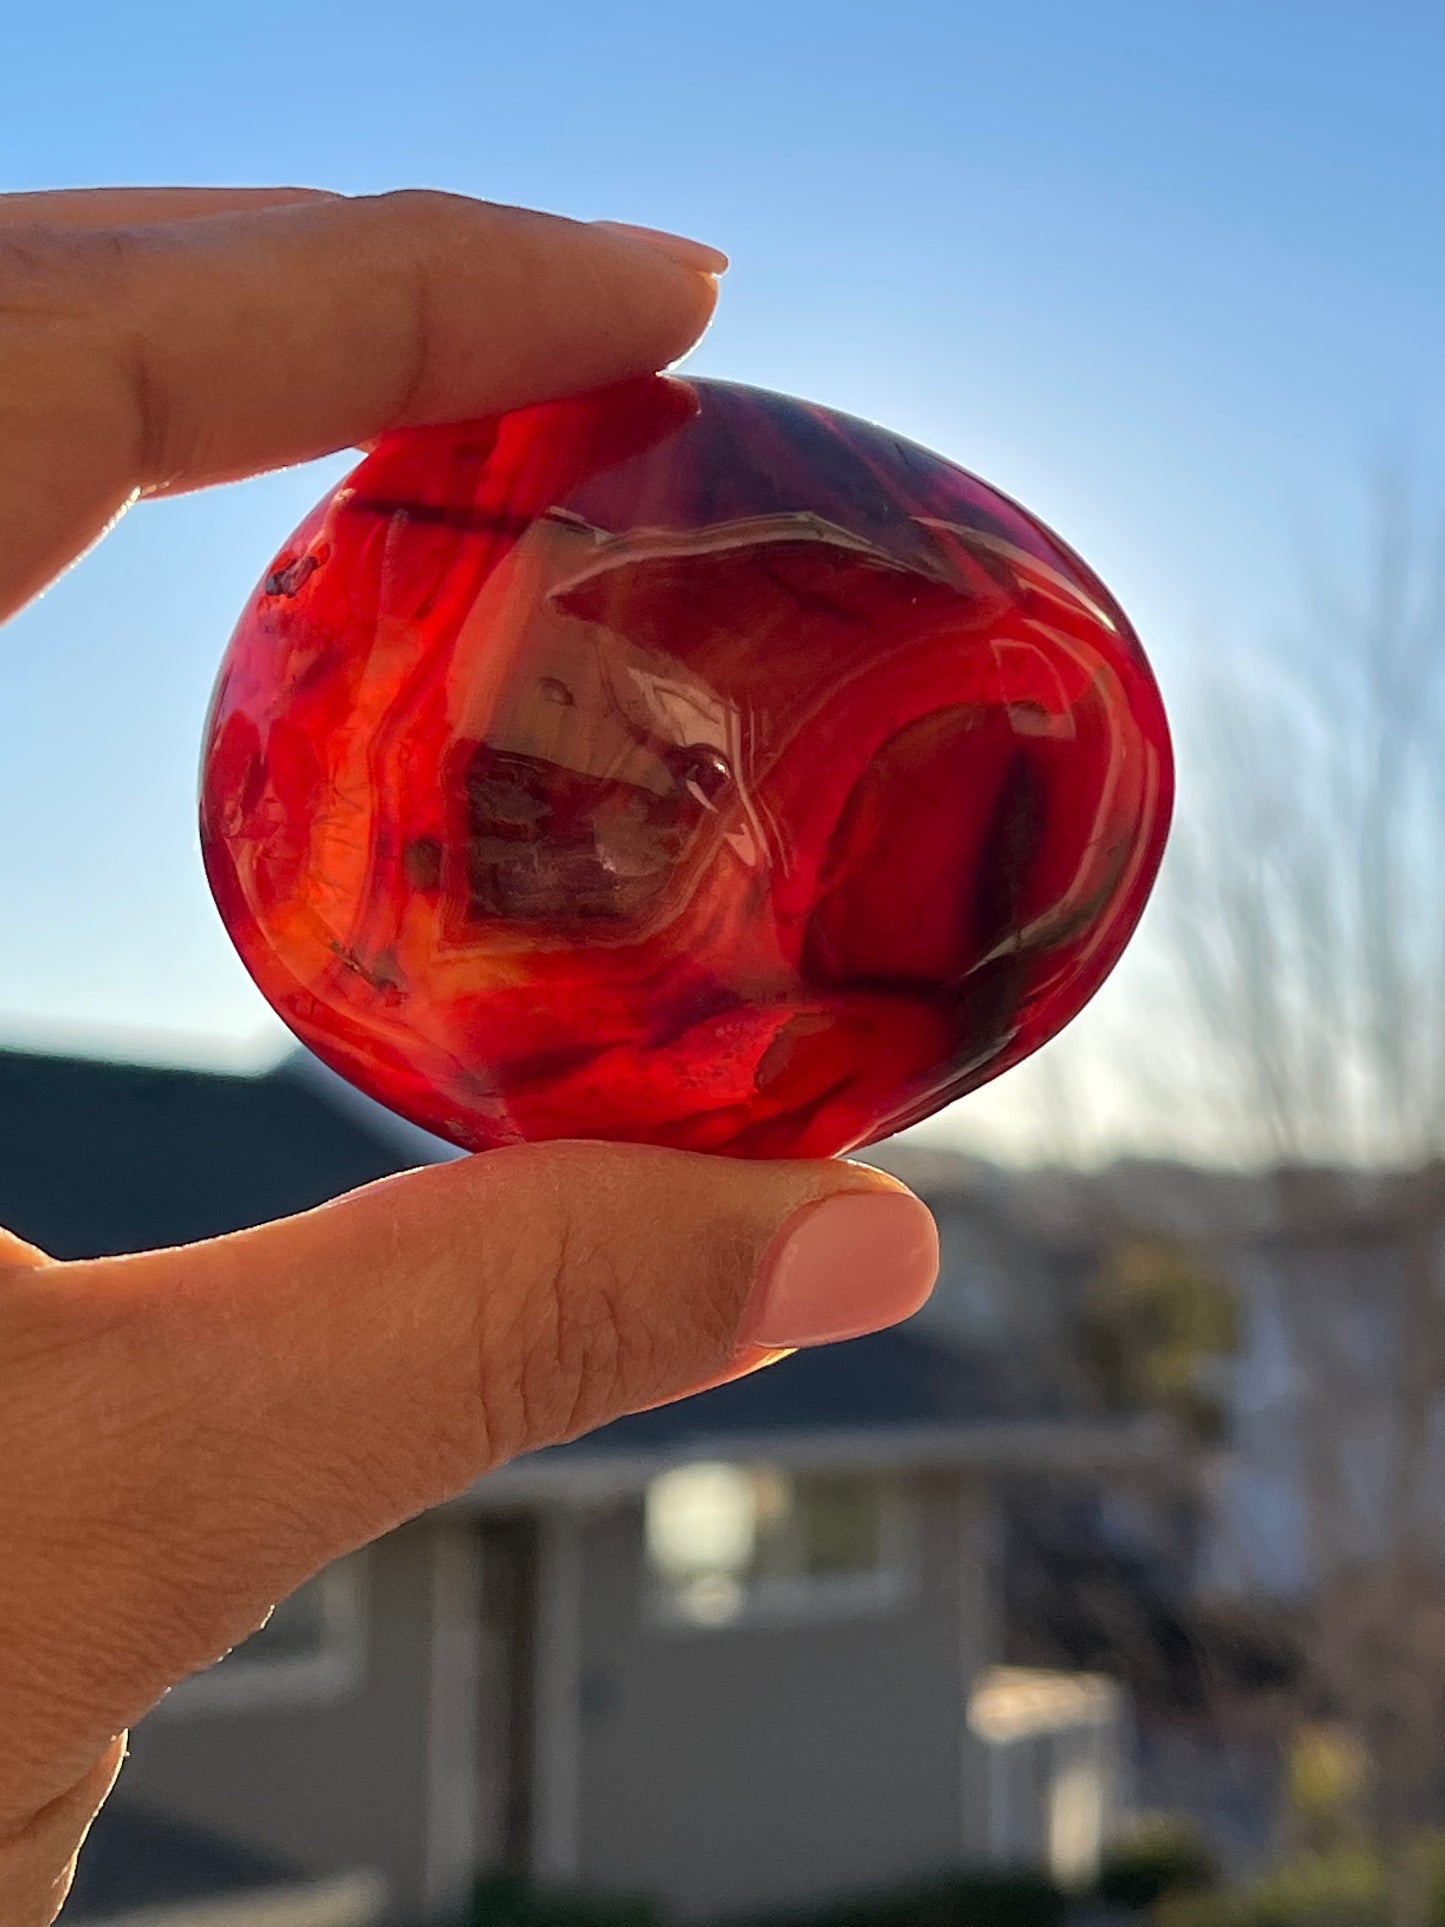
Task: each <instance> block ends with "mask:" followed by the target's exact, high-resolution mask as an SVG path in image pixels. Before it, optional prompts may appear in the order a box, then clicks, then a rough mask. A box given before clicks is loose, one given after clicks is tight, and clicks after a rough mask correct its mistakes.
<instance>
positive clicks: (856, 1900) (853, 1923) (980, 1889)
mask: <svg viewBox="0 0 1445 1927" xmlns="http://www.w3.org/2000/svg"><path fill="white" fill-rule="evenodd" d="M1065 1909H1066V1902H1065V1899H1064V1895H1063V1893H1062V1892H1061V1891H1060V1890H1059V1888H1058V1887H1056V1886H1055V1885H1054V1883H1053V1882H1052V1881H1051V1880H1049V1879H1048V1878H1047V1877H1046V1876H1045V1875H1043V1874H1038V1873H1028V1872H1011V1871H1006V1870H1003V1869H995V1868H987V1867H984V1868H978V1869H973V1868H969V1869H966V1870H964V1871H961V1872H959V1873H955V1874H947V1875H944V1876H942V1877H941V1878H939V1879H937V1880H932V1881H929V1882H927V1883H924V1884H920V1885H918V1886H914V1887H904V1888H899V1889H897V1890H895V1891H893V1892H884V1893H875V1894H860V1895H856V1896H854V1897H851V1898H849V1899H846V1900H837V1901H833V1902H830V1903H828V1904H825V1905H822V1906H818V1907H810V1908H807V1909H799V1910H798V1911H797V1912H795V1913H789V1914H778V1915H773V1916H770V1917H768V1918H767V1919H754V1920H751V1921H748V1922H741V1923H739V1922H735V1923H733V1927H1061V1923H1062V1921H1063V1919H1064V1914H1065Z"/></svg>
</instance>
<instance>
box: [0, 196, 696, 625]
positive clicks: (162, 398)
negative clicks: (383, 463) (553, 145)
mask: <svg viewBox="0 0 1445 1927" xmlns="http://www.w3.org/2000/svg"><path fill="white" fill-rule="evenodd" d="M677 247H678V250H679V252H677V253H674V254H669V253H667V252H664V251H662V249H661V248H660V247H659V246H656V245H650V244H648V243H645V242H643V241H641V240H638V239H635V238H632V237H629V236H628V235H625V234H621V233H618V232H616V231H615V230H610V229H606V228H601V227H593V226H589V225H586V224H583V223H579V222H574V221H567V220H562V219H559V218H556V217H553V216H549V215H542V214H533V213H529V212H526V211H524V210H521V209H517V208H509V207H500V206H495V205H493V204H491V203H487V202H480V201H470V200H466V199H463V198H461V197H459V196H455V195H447V194H433V193H426V192H410V191H408V192H403V193H399V194H390V195H382V196H378V197H374V198H366V199H360V200H346V199H340V198H337V199H329V198H320V199H311V198H307V199H305V200H302V201H298V202H293V203H289V204H286V205H281V206H269V207H266V208H264V209H262V210H261V211H250V210H247V211H243V212H229V213H224V214H213V215H206V216H202V217H199V218H192V219H185V220H179V221H167V222H162V223H160V224H158V225H153V226H138V225H129V226H124V227H118V228H102V229H99V230H92V229H89V228H84V227H82V228H76V227H60V226H50V227H46V226H40V227H35V226H31V225H26V226H21V227H13V226H3V225H0V531H3V536H4V552H3V554H0V617H3V616H4V615H5V614H7V613H9V612H10V611H11V610H13V609H15V608H17V607H18V606H20V604H21V603H22V602H24V601H25V600H26V599H27V598H28V597H29V596H31V595H33V594H35V593H36V592H37V591H38V590H39V589H41V588H42V587H43V586H44V584H45V583H46V582H47V581H48V580H49V579H50V578H51V577H52V576H53V575H54V574H56V573H57V572H58V571H59V570H60V569H61V568H63V567H64V566H65V564H66V563H67V562H69V561H70V560H72V559H73V558H74V557H75V556H76V555H77V554H79V553H80V552H81V550H82V549H84V548H85V547H86V546H87V545H88V544H89V543H90V542H91V541H92V540H94V538H95V537H96V536H97V535H98V534H99V533H100V532H101V531H102V530H103V529H104V528H105V527H106V525H107V524H108V523H109V522H110V521H111V520H112V519H113V518H114V517H115V516H116V515H117V514H118V513H119V512H120V510H121V509H122V508H124V507H125V505H126V504H127V502H128V501H130V500H132V499H133V498H134V497H135V495H136V494H137V493H141V492H146V491H157V490H161V489H166V490H172V489H176V488H193V487H199V486H202V485H204V484H206V483H210V482H219V481H227V480H231V479H233V478H235V477H238V476H242V475H248V474H254V473H256V472H257V471H259V470H262V469H266V468H274V467H280V466H283V465H285V464H288V463H292V462H298V461H304V460H307V459H309V458H311V457H313V456H317V455H322V454H326V453H329V452H330V451H332V450H335V449H338V448H345V447H349V446H352V445H354V444H356V443H358V442H364V441H368V440H371V439H373V438H374V437H376V436H377V435H379V434H381V433H383V432H384V431H385V430H386V429H388V428H392V427H399V426H407V425H413V424H419V423H426V422H440V421H460V420H466V419H468V418H470V417H474V416H479V415H489V414H495V413H499V412H501V411H503V410H506V409H509V408H516V407H520V406H523V405H524V404H526V403H529V402H534V401H542V400H547V399H550V398H552V397H555V396H559V395H565V394H569V393H574V392H577V391H580V390H583V389H587V388H593V387H601V386H604V385H606V384H607V383H610V382H616V381H623V380H627V379H630V378H631V377H633V376H637V375H642V374H647V373H650V372H652V371H653V370H655V369H658V368H661V367H664V366H666V365H667V364H668V363H669V362H671V361H673V360H675V359H676V358H677V357H678V356H679V355H680V354H682V353H683V352H684V351H685V350H686V349H687V348H689V347H690V346H691V345H692V343H693V342H694V341H695V340H696V339H697V337H698V336H699V335H700V334H701V333H702V330H703V329H704V327H705V326H706V325H707V321H708V319H709V317H710V315H711V312H712V307H713V302H714V300H715V297H716V279H715V274H714V273H713V272H709V271H708V268H709V267H711V268H713V269H716V268H717V267H720V266H721V265H722V261H723V257H721V256H717V255H713V254H712V253H711V251H709V250H706V249H699V250H697V251H696V252H695V253H693V254H689V252H688V244H686V243H679V244H677ZM689 260H691V261H692V262H694V263H696V265H689V264H688V262H689Z"/></svg>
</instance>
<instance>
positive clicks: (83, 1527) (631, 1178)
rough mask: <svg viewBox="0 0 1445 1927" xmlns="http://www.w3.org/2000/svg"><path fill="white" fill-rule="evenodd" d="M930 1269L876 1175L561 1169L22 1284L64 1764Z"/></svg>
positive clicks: (909, 1306)
mask: <svg viewBox="0 0 1445 1927" xmlns="http://www.w3.org/2000/svg"><path fill="white" fill-rule="evenodd" d="M936 1268H937V1239H936V1233H935V1230H934V1226H933V1221H932V1219H931V1218H930V1217H929V1215H928V1213H927V1211H926V1210H925V1209H924V1207H923V1206H922V1205H921V1204H920V1203H919V1202H918V1200H917V1199H916V1198H914V1197H913V1196H912V1195H911V1194H910V1193H908V1192H907V1191H905V1190H904V1189H903V1188H902V1187H901V1186H899V1185H897V1184H895V1183H894V1181H893V1180H892V1179H890V1178H887V1177H885V1176H884V1175H883V1174H882V1173H879V1172H876V1171H872V1170H869V1169H867V1168H866V1167H862V1166H857V1165H850V1164H844V1163H835V1162H824V1163H796V1164H784V1163H777V1164H759V1163H745V1162H741V1161H735V1160H730V1159H720V1158H706V1157H699V1156H695V1155H692V1154H690V1153H685V1152H675V1151H660V1150H654V1149H648V1148H644V1147H640V1146H633V1145H608V1144H549V1145H535V1146H523V1147H518V1148H516V1149H509V1150H503V1151H492V1152H488V1153H486V1154H484V1155H482V1156H479V1157H474V1158H470V1159H466V1160H464V1161H460V1162H458V1163H454V1164H447V1165H438V1166H433V1167H429V1168H426V1169H423V1170H419V1171H413V1172H408V1173H405V1174H404V1175H402V1176H400V1177H396V1178H390V1179H386V1180H384V1181H382V1182H381V1183H379V1184H374V1185H371V1186H368V1187H366V1188H365V1189H363V1190H361V1191H359V1192H353V1193H352V1194H350V1195H349V1196H347V1197H345V1198H342V1199H339V1200H337V1201H336V1202H335V1203H333V1204H330V1205H326V1206H323V1207H321V1208H320V1209H318V1210H315V1211H310V1212H307V1213H305V1214H304V1215H302V1216H300V1217H297V1218H291V1219H287V1220H284V1221H282V1222H281V1223H277V1224H271V1225H265V1226H262V1227H260V1228H258V1229H256V1230H254V1231H246V1232H241V1233H237V1234H235V1235H233V1236H230V1237H225V1238H219V1239H216V1240H214V1241H212V1242H210V1243H207V1244H202V1245H195V1246H189V1247H186V1248H183V1249H179V1250H172V1251H162V1252H150V1253H145V1254H141V1255H139V1256H133V1257H128V1258H119V1259H104V1260H98V1261H95V1262H94V1263H90V1264H76V1265H59V1266H43V1267H41V1268H39V1269H24V1268H18V1269H16V1270H14V1271H12V1272H10V1274H9V1280H8V1282H7V1284H6V1287H5V1291H3V1292H0V1321H3V1320H5V1319H6V1318H8V1321H9V1324H10V1328H11V1337H12V1341H13V1339H14V1337H15V1334H16V1331H17V1321H18V1328H20V1343H19V1344H18V1345H17V1344H15V1343H14V1342H12V1344H11V1346H10V1357H11V1359H12V1360H14V1359H16V1358H19V1359H21V1360H24V1359H26V1358H27V1357H28V1358H29V1359H30V1361H31V1366H30V1369H29V1371H28V1373H26V1374H24V1375H23V1376H22V1385H21V1389H22V1390H23V1394H24V1395H23V1397H22V1396H17V1402H16V1404H15V1406H13V1407H12V1410H18V1411H19V1412H20V1413H21V1414H22V1416H23V1418H24V1422H25V1423H26V1424H28V1425H29V1426H30V1427H32V1428H33V1427H35V1426H39V1427H40V1428H41V1430H42V1432H43V1433H44V1434H45V1435H46V1436H44V1437H43V1438H42V1439H41V1440H40V1441H39V1443H38V1444H37V1441H36V1438H35V1434H34V1431H33V1430H32V1431H31V1432H29V1433H28V1434H27V1440H28V1449H27V1451H26V1453H25V1455H24V1458H25V1460H26V1461H27V1462H28V1463H29V1464H30V1465H31V1466H32V1467H36V1466H38V1467H39V1468H40V1469H39V1472H38V1474H37V1476H39V1477H40V1478H41V1479H42V1481H48V1482H49V1484H50V1485H51V1486H52V1487H53V1494H52V1495H50V1496H49V1497H48V1496H47V1494H46V1493H45V1492H35V1493H31V1494H30V1497H29V1504H28V1510H27V1502H26V1499H25V1496H24V1494H23V1493H21V1494H20V1495H18V1498H17V1495H16V1494H15V1493H13V1492H12V1493H11V1494H9V1495H8V1499H7V1496H6V1495H0V1512H3V1511H4V1510H6V1509H7V1504H8V1505H13V1504H16V1503H18V1504H19V1506H20V1519H21V1524H22V1527H23V1522H24V1519H25V1518H26V1517H27V1516H29V1517H32V1518H41V1519H45V1518H47V1517H53V1516H54V1511H55V1508H56V1506H57V1505H58V1506H59V1507H60V1508H61V1512H62V1516H65V1517H66V1523H67V1525H68V1527H69V1530H68V1531H67V1532H66V1533H65V1534H64V1535H63V1536H62V1538H60V1539H59V1540H57V1537H56V1535H55V1533H54V1532H53V1531H50V1530H48V1531H47V1538H46V1557H45V1558H44V1559H41V1560H38V1561H33V1562H32V1563H31V1566H30V1568H29V1569H30V1571H31V1573H32V1574H48V1582H47V1583H46V1585H45V1587H44V1592H45V1594H46V1596H45V1597H43V1598H40V1597H37V1598H36V1599H33V1600H30V1601H28V1602H17V1601H14V1600H10V1601H7V1602H6V1603H7V1605H8V1606H9V1607H10V1609H11V1611H12V1613H13V1612H14V1611H16V1610H17V1609H18V1608H19V1607H20V1606H21V1605H22V1604H26V1605H27V1607H28V1609H27V1610H22V1611H21V1612H20V1617H21V1619H22V1620H24V1619H25V1618H27V1617H33V1620H34V1629H35V1635H36V1641H37V1645H38V1650H41V1651H43V1652H45V1653H46V1655H47V1661H48V1664H49V1665H51V1666H53V1667H55V1668H56V1669H57V1670H58V1675H59V1678H60V1679H61V1681H62V1682H63V1685H64V1694H65V1699H66V1702H67V1704H69V1705H70V1706H71V1707H73V1708H83V1709H84V1720H83V1724H84V1725H85V1727H86V1728H87V1731H86V1732H85V1733H84V1734H77V1733H75V1732H73V1731H72V1732H70V1733H69V1734H68V1735H67V1736H66V1739H67V1742H68V1743H67V1744H66V1745H65V1746H64V1747H63V1751H64V1753H65V1755H66V1769H67V1770H70V1769H72V1768H73V1771H74V1774H78V1773H79V1772H80V1771H81V1770H83V1767H84V1766H85V1765H86V1764H88V1762H89V1760H90V1759H92V1758H93V1757H94V1755H95V1753H96V1752H97V1751H98V1750H99V1748H100V1747H101V1746H102V1745H103V1744H104V1742H105V1739H106V1738H107V1737H108V1736H109V1735H110V1734H112V1733H114V1732H116V1731H118V1730H119V1729H120V1728H121V1727H122V1726H124V1725H126V1724H128V1723H130V1722H131V1721H133V1720H134V1719H135V1718H136V1717H138V1716H139V1714H140V1713H142V1712H143V1711H144V1710H145V1709H146V1707H147V1706H149V1705H150V1704H151V1703H153V1701H154V1700H155V1699H156V1698H157V1697H158V1696H159V1695H160V1694H161V1693H162V1692H163V1691H164V1690H165V1688H166V1687H167V1686H168V1685H169V1684H171V1683H172V1681H174V1680H175V1679H178V1678H180V1677H182V1676H183V1675H184V1674H186V1673H188V1672H191V1671H194V1670H195V1669H196V1668H197V1667H199V1666H201V1665H204V1664H205V1663H207V1662H208V1661H210V1660H212V1659H214V1658H215V1657H216V1656H217V1655H218V1654H219V1653H220V1652H222V1651H223V1650H224V1649H225V1648H226V1647H228V1646H229V1645H231V1644H233V1643H234V1642H235V1641H236V1640H237V1639H238V1638H240V1637H243V1636H244V1635H245V1633H247V1632H249V1631H250V1630H252V1628H254V1626H255V1625H256V1624H257V1623H258V1622H259V1620H260V1619H261V1618H262V1616H263V1615H264V1613H265V1611H266V1610H267V1608H268V1606H269V1605H270V1603H271V1602H272V1601H274V1600H275V1599H277V1598H279V1597H282V1596H283V1595H284V1594H285V1593H287V1592H289V1591H291V1590H293V1589H294V1587H295V1586H297V1585H298V1584H300V1583H301V1581H302V1580H304V1579H305V1578H307V1577H309V1576H310V1574H311V1573H312V1572H314V1571H316V1570H317V1569H318V1568H319V1567H320V1566H322V1565H323V1564H325V1563H326V1562H327V1561H328V1560H330V1559H333V1558H335V1557H337V1556H338V1555H340V1554H342V1553H344V1552H347V1551H349V1550H351V1549H352V1548H354V1547H356V1546H359V1545H361V1544H362V1543H364V1542H365V1541H367V1540H369V1539H371V1538H374V1537H375V1536H376V1535H377V1534H379V1533H381V1532H384V1531H386V1530H387V1529H389V1528H390V1527H392V1526H394V1525H396V1524H398V1523H399V1522H400V1521H401V1520H403V1519H405V1518H408V1517H410V1516H411V1515H413V1514H415V1513H417V1512H419V1511H421V1510H423V1509H424V1508H426V1507H427V1506H429V1505H432V1504H435V1503H437V1502H439V1501H441V1500H443V1499H445V1498H447V1497H449V1496H451V1495H453V1494H455V1493H456V1492H458V1491H460V1490H462V1489H463V1488H464V1487H465V1486H467V1485H468V1484H469V1483H470V1482H471V1481H472V1480H474V1479H475V1478H477V1477H478V1476H479V1475H480V1474H482V1473H484V1472H485V1471H487V1470H488V1469H489V1468H491V1467H494V1466H496V1465H498V1464H500V1463H501V1462H502V1461H504V1460H505V1459H508V1458H510V1457H512V1456H514V1455H515V1454H517V1453H519V1452H523V1451H526V1450H529V1449H532V1448H535V1447H538V1446H542V1445H547V1444H551V1443H554V1442H556V1441H558V1440H561V1439H565V1438H568V1437H571V1436H573V1435H575V1434H576V1433H578V1432H581V1431H584V1430H587V1429H589V1428H591V1427H594V1426H597V1425H599V1424H602V1423H604V1422H606V1421H607V1420H609V1419H611V1418H614V1417H616V1416H618V1415H619V1414H622V1413H624V1412H629V1411H634V1410H637V1409H639V1408H641V1407H644V1406H650V1405H656V1404H659V1403H662V1402H664V1401H666V1400H668V1399H670V1398H675V1397H678V1396H680V1395H682V1394H683V1393H685V1392H687V1391H689V1390H692V1389H696V1388H698V1387H700V1386H703V1385H707V1384H712V1383H717V1382H719V1381H720V1380H723V1379H726V1378H729V1377H735V1376H738V1375H740V1374H742V1373H744V1372H746V1371H749V1370H752V1369H754V1368H755V1367H756V1366H757V1365H759V1364H761V1363H766V1362H767V1361H768V1360H769V1358H771V1357H773V1356H776V1355H777V1354H778V1353H780V1352H782V1351H786V1350H789V1349H791V1348H793V1347H795V1346H798V1345H807V1344H814V1343H818V1342H822V1341H825V1340H829V1339H835V1338H845V1337H850V1336H854V1335H856V1334H858V1333H861V1332H864V1331H869V1330H873V1329H876V1328H877V1327H879V1326H882V1325H886V1324H889V1323H891V1322H893V1321H894V1320H896V1319H899V1318H902V1317H905V1316H907V1315H908V1314H909V1313H910V1312H912V1311H914V1310H916V1309H917V1307H918V1306H919V1304H920V1303H921V1302H922V1301H923V1299H924V1298H925V1297H926V1296H927V1294H928V1291H929V1289H930V1288H931V1286H932V1283H933V1279H934V1275H935V1272H936ZM7 1293H8V1296H7V1295H6V1294H7ZM27 1323H28V1326H29V1328H30V1329H29V1336H28V1340H27V1337H26V1335H25V1331H24V1329H23V1328H24V1327H25V1326H26V1325H27ZM3 1355H4V1348H3V1347H0V1356H3ZM51 1373H54V1374H58V1375H59V1381H60V1382H59V1383H57V1384H56V1385H54V1386H51V1387H50V1388H49V1389H48V1390H47V1388H46V1386H45V1384H43V1383H42V1382H40V1381H42V1380H44V1379H45V1378H46V1377H47V1375H48V1374H51ZM20 1461H21V1455H20V1454H19V1452H18V1451H17V1452H16V1453H15V1454H14V1456H13V1457H7V1459H6V1463H7V1465H9V1464H12V1463H20ZM7 1476H8V1475H7ZM22 1485H23V1478H22ZM82 1513H83V1514H84V1516H83V1517H82V1516H76V1515H79V1514H82ZM0 1523H3V1522H0ZM67 1546H69V1547H72V1548H74V1549H75V1550H74V1555H73V1557H69V1558H68V1557H67V1556H66V1552H65V1548H66V1547H67ZM57 1559H58V1560H59V1563H60V1565H61V1566H63V1567H64V1570H57V1569H56V1562H57ZM0 1590H3V1588H0ZM25 1647H26V1640H25V1638H24V1636H23V1633H22V1636H21V1637H20V1639H19V1641H18V1646H17V1647H16V1650H18V1651H20V1652H22V1653H23V1652H24V1650H25ZM5 1670H6V1668H5V1660H4V1655H3V1653H0V1698H3V1697H4V1690H3V1689H4V1686H5V1681H4V1679H3V1674H4V1672H5ZM40 1683H41V1684H42V1685H43V1681H42V1682H40ZM14 1684H15V1685H16V1686H17V1688H19V1689H20V1690H21V1691H22V1694H24V1693H25V1689H26V1688H29V1689H31V1690H32V1691H33V1689H34V1686H35V1684H36V1681H35V1678H34V1675H33V1673H32V1675H31V1677H30V1678H29V1679H28V1680H26V1681H25V1682H24V1683H23V1685H22V1682H20V1681H18V1680H17V1681H16V1682H14ZM52 1737H53V1738H59V1737H60V1736H59V1735H58V1734H57V1735H53V1736H52ZM75 1742H79V1744H75ZM87 1749H88V1750H87ZM57 1764H58V1763H57ZM0 1777H3V1776H0ZM72 1777H73V1776H72ZM55 1784H56V1786H57V1787H58V1786H60V1785H64V1784H68V1782H67V1781H66V1780H65V1779H64V1777H63V1775H62V1776H61V1777H60V1778H58V1779H57V1780H56V1783H55ZM0 1804H3V1803H0Z"/></svg>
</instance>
